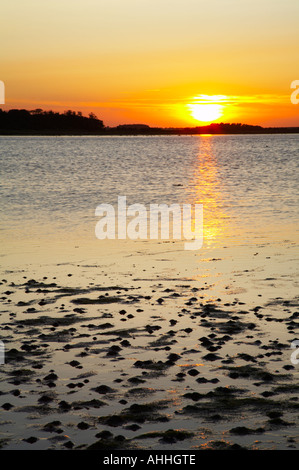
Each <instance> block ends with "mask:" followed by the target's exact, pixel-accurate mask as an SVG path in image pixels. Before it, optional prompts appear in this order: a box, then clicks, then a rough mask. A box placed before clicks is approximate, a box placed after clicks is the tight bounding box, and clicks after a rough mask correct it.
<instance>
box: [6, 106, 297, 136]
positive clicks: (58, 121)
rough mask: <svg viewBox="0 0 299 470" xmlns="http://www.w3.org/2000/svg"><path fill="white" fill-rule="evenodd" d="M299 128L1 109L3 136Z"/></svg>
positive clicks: (276, 131) (293, 130)
mask: <svg viewBox="0 0 299 470" xmlns="http://www.w3.org/2000/svg"><path fill="white" fill-rule="evenodd" d="M294 133H299V126H298V127H290V126H289V127H262V126H257V125H249V124H242V123H223V122H221V123H211V124H208V125H205V126H193V127H190V126H186V127H170V126H169V127H151V126H149V125H147V124H142V123H136V124H120V125H118V126H115V127H109V126H105V125H104V123H103V121H102V120H101V119H99V118H98V117H97V116H96V115H95V114H93V113H90V114H89V115H88V117H87V116H83V114H82V112H80V111H77V112H75V111H72V110H68V111H64V113H59V112H54V111H43V110H42V109H40V108H37V109H34V110H31V111H29V110H26V109H10V110H9V111H3V110H2V109H0V135H43V136H47V135H69V136H71V135H93V136H105V135H202V134H213V135H219V134H294Z"/></svg>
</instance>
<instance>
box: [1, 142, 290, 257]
mask: <svg viewBox="0 0 299 470" xmlns="http://www.w3.org/2000/svg"><path fill="white" fill-rule="evenodd" d="M0 156H1V191H0V199H1V239H2V241H3V243H4V245H2V246H4V247H6V248H4V249H7V247H8V246H9V244H10V243H14V242H15V243H18V244H22V241H26V240H27V241H28V240H29V241H32V242H37V241H38V242H39V243H44V242H45V243H46V241H47V240H49V239H53V240H55V239H59V240H60V241H62V242H63V241H65V242H66V243H67V242H68V241H69V240H74V241H75V242H76V240H78V241H80V242H81V243H83V242H84V240H85V241H88V240H91V239H92V240H93V239H94V238H95V234H94V229H95V224H96V222H97V218H96V217H95V208H96V206H97V205H99V204H101V203H110V204H112V205H114V206H115V205H116V204H117V197H118V196H126V197H127V203H128V204H133V203H141V204H144V205H149V204H150V203H166V204H172V203H180V204H183V203H193V204H194V203H202V204H203V210H204V243H205V244H206V245H210V246H214V245H215V246H222V245H225V244H244V243H252V244H254V243H256V242H259V241H261V240H263V241H267V240H268V241H269V242H270V243H271V242H277V241H278V242H281V241H283V240H286V239H287V240H294V239H295V238H296V226H297V222H298V173H297V170H298V156H299V136H297V135H262V136H261V135H236V136H230V135H225V136H224V135H221V136H151V137H145V136H140V137H139V136H138V137H1V138H0Z"/></svg>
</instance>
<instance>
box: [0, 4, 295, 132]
mask: <svg viewBox="0 0 299 470" xmlns="http://www.w3.org/2000/svg"><path fill="white" fill-rule="evenodd" d="M298 18H299V2H298V0H275V1H274V0H250V1H248V0H209V1H203V0H184V1H181V0H180V1H179V0H84V1H83V0H60V1H58V0H51V2H47V3H46V2H41V1H40V0H39V1H38V0H26V2H24V1H23V0H10V1H9V2H5V4H4V5H2V6H1V19H2V22H1V23H2V24H1V31H0V40H1V51H0V59H1V69H0V70H1V71H0V80H3V81H4V83H5V98H6V102H5V105H2V108H3V109H10V108H26V109H34V108H42V109H53V110H57V111H64V110H66V109H73V110H80V111H82V112H83V114H88V113H89V112H91V111H92V112H94V113H95V114H96V115H97V116H98V117H99V118H100V119H102V120H103V121H104V124H105V125H108V126H113V125H117V124H124V123H144V124H149V125H151V126H155V125H156V126H163V127H168V126H194V125H202V124H203V123H204V122H203V121H201V119H203V118H207V117H208V118H209V117H210V118H211V119H212V120H213V121H214V122H221V121H222V122H243V123H248V124H259V125H263V126H296V125H297V126H298V125H299V104H298V105H294V104H292V103H291V100H290V96H291V93H292V89H291V88H290V86H291V83H292V82H293V81H294V80H296V79H299V69H298V63H299V60H298V43H299V41H298V40H299V33H298V31H299V28H298ZM219 95H220V96H222V99H221V100H220V102H219V103H218V106H221V115H220V116H219V117H218V118H215V117H213V114H211V113H207V112H206V111H205V110H207V105H206V104H204V103H206V102H208V103H210V104H211V98H209V97H211V96H212V97H215V96H219ZM214 101H215V100H214ZM214 101H213V104H214V105H215V104H216V105H217V103H216V101H215V102H214ZM198 104H200V105H201V108H198V107H197V108H196V107H195V108H194V105H195V106H196V105H198ZM202 106H205V107H204V108H203V107H202ZM214 109H215V108H214ZM202 110H203V111H202ZM212 110H213V108H210V111H212ZM194 116H196V118H195V117H194ZM205 123H209V121H206V122H205Z"/></svg>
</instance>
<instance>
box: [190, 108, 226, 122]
mask: <svg viewBox="0 0 299 470" xmlns="http://www.w3.org/2000/svg"><path fill="white" fill-rule="evenodd" d="M189 108H190V111H191V115H192V117H194V119H196V120H197V121H203V122H212V121H216V120H217V119H219V118H220V117H221V116H222V109H223V106H221V105H220V104H190V105H189Z"/></svg>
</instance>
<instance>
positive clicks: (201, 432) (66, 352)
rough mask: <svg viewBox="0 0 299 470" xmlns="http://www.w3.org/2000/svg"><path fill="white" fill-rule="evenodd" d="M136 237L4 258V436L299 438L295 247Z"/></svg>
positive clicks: (13, 441)
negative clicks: (185, 246)
mask: <svg viewBox="0 0 299 470" xmlns="http://www.w3.org/2000/svg"><path fill="white" fill-rule="evenodd" d="M134 246H135V249H134V251H130V250H129V251H126V247H125V246H124V250H123V251H122V252H118V253H116V252H115V253H114V254H110V253H109V247H108V249H107V250H106V255H104V254H103V253H101V256H99V257H95V256H93V255H92V253H90V256H87V255H86V251H84V255H83V252H82V253H80V249H78V250H77V251H76V250H75V249H74V247H73V249H72V255H73V256H72V257H70V256H69V255H68V253H66V254H64V255H63V254H62V253H60V254H59V256H57V257H56V258H55V256H54V254H52V256H51V253H48V254H45V258H44V259H42V258H41V255H40V253H38V250H35V260H34V262H33V255H32V256H31V254H30V253H29V254H28V259H27V260H25V259H23V258H22V259H21V260H18V259H17V256H16V257H15V258H14V257H13V256H10V257H8V258H7V259H5V258H4V263H3V265H4V269H3V271H2V276H1V296H0V298H1V326H0V330H1V339H2V340H3V342H4V345H5V364H4V365H1V366H0V377H1V392H0V409H1V418H0V443H1V448H2V449H30V450H34V449H82V450H83V449H105V450H107V449H153V450H160V449H161V450H164V449H193V450H197V449H198V450H201V449H298V448H299V438H298V411H299V402H298V390H299V381H298V367H299V366H298V365H296V364H292V362H291V354H292V353H293V352H294V349H291V343H292V341H294V340H296V339H299V338H298V315H299V314H298V297H296V288H297V282H296V277H295V261H294V255H295V246H294V245H293V244H292V243H288V242H285V243H283V244H281V245H280V246H276V247H273V245H270V244H269V245H267V244H261V245H260V246H257V245H256V246H254V247H250V246H247V247H244V246H243V247H242V246H240V247H235V248H225V247H221V249H218V250H217V249H213V250H212V249H208V248H207V249H203V250H200V252H196V253H195V252H188V253H187V252H184V251H183V250H182V246H181V245H180V244H179V243H173V242H164V243H162V242H161V243H156V244H147V243H140V244H135V245H134ZM104 251H105V250H104ZM57 258H59V260H60V261H59V260H58V259H57Z"/></svg>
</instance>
